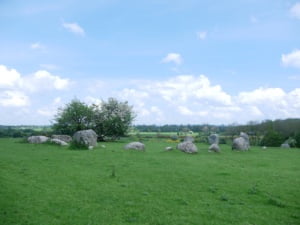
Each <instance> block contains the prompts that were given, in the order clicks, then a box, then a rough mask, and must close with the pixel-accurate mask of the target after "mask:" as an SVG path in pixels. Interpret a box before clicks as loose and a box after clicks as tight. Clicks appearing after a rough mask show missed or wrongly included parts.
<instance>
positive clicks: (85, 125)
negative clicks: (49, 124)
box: [53, 99, 93, 135]
mask: <svg viewBox="0 0 300 225" xmlns="http://www.w3.org/2000/svg"><path fill="white" fill-rule="evenodd" d="M92 118H93V109H92V108H91V107H89V106H88V105H86V104H85V103H83V102H81V101H79V100H77V99H73V100H72V101H71V102H70V103H69V104H67V105H66V106H65V107H63V108H59V109H58V113H57V114H56V116H55V118H54V121H55V122H54V124H53V130H54V132H55V133H58V134H69V135H73V134H74V133H75V132H76V131H78V130H84V129H89V128H92Z"/></svg>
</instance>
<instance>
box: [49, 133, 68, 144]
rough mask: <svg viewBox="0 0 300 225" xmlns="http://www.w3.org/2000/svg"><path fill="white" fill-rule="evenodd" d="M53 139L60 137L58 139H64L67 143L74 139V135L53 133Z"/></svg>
mask: <svg viewBox="0 0 300 225" xmlns="http://www.w3.org/2000/svg"><path fill="white" fill-rule="evenodd" d="M51 138H52V139H58V140H61V141H64V142H66V143H69V142H71V141H72V137H71V136H69V135H63V134H53V135H52V136H51Z"/></svg>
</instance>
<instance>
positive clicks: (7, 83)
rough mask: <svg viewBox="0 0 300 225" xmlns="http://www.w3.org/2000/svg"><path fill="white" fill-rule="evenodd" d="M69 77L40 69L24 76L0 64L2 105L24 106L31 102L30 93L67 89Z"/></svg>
mask: <svg viewBox="0 0 300 225" xmlns="http://www.w3.org/2000/svg"><path fill="white" fill-rule="evenodd" d="M70 84H71V82H70V80H69V79H65V78H61V77H59V76H56V75H52V74H51V73H49V72H47V71H45V70H40V71H37V72H36V73H34V74H33V75H28V76H22V75H21V74H20V73H19V72H18V71H17V70H15V69H10V68H7V67H6V66H4V65H0V105H2V106H5V107H11V106H12V107H22V106H28V105H29V103H30V98H29V95H30V94H33V93H37V92H41V91H43V92H45V91H51V90H65V89H67V88H68V87H69V86H70Z"/></svg>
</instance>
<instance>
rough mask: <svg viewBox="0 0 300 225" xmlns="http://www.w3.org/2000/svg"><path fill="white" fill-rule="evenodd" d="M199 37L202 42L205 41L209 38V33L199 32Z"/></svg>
mask: <svg viewBox="0 0 300 225" xmlns="http://www.w3.org/2000/svg"><path fill="white" fill-rule="evenodd" d="M197 37H198V38H199V39H200V40H205V39H206V37H207V32H206V31H200V32H197Z"/></svg>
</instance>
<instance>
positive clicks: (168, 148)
mask: <svg viewBox="0 0 300 225" xmlns="http://www.w3.org/2000/svg"><path fill="white" fill-rule="evenodd" d="M165 150H166V151H172V150H173V147H171V146H167V147H166V148H165Z"/></svg>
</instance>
